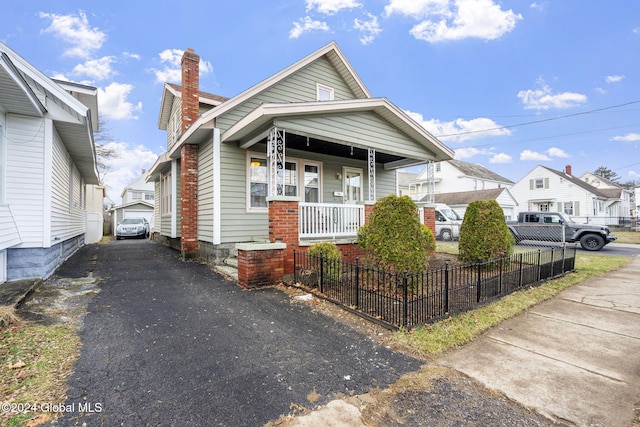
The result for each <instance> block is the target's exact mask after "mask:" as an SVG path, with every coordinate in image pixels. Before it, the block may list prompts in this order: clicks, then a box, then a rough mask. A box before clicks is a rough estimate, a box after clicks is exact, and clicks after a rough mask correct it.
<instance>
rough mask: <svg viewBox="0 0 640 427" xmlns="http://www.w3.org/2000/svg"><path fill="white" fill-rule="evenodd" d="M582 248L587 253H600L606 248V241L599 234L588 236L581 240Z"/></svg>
mask: <svg viewBox="0 0 640 427" xmlns="http://www.w3.org/2000/svg"><path fill="white" fill-rule="evenodd" d="M580 246H582V249H584V250H585V251H599V250H600V249H602V248H603V247H604V239H603V238H602V236H600V235H598V234H587V235H585V236H582V238H581V239H580Z"/></svg>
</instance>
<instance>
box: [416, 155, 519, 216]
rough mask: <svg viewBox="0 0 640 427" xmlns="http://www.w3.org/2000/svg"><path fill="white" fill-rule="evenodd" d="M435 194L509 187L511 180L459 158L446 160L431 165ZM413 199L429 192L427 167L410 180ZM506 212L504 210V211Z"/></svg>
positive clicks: (423, 196) (421, 197)
mask: <svg viewBox="0 0 640 427" xmlns="http://www.w3.org/2000/svg"><path fill="white" fill-rule="evenodd" d="M433 168H434V171H433V179H434V185H433V187H434V189H435V194H439V193H454V192H459V191H478V190H489V189H492V188H509V187H511V186H512V185H513V181H511V180H510V179H507V178H505V177H503V176H500V175H498V174H497V173H495V172H493V171H491V170H489V169H487V168H485V167H483V166H480V165H478V164H475V163H469V162H463V161H461V160H454V159H452V160H446V161H441V162H437V163H435V164H434V165H433ZM411 186H412V187H413V192H414V193H413V194H415V196H414V198H415V200H422V199H424V198H425V196H427V194H428V193H429V190H428V168H425V169H424V170H423V171H422V172H420V174H419V175H418V177H417V178H416V179H415V180H413V181H412V182H411ZM505 214H506V212H505Z"/></svg>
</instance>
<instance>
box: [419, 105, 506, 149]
mask: <svg viewBox="0 0 640 427" xmlns="http://www.w3.org/2000/svg"><path fill="white" fill-rule="evenodd" d="M406 113H407V114H408V115H409V116H411V118H412V119H414V120H415V121H416V122H418V123H419V124H420V125H421V126H422V127H423V128H425V129H426V130H427V131H429V132H430V133H431V134H432V135H434V136H435V137H437V138H438V139H440V140H442V141H448V142H449V141H450V142H463V141H469V140H472V139H479V138H484V137H486V136H504V135H511V131H510V130H509V129H505V128H501V127H500V125H498V124H497V123H496V122H494V121H493V120H491V119H488V118H485V117H478V118H476V119H471V120H465V119H456V120H453V121H451V122H441V121H440V120H438V119H431V120H425V119H424V118H423V117H422V114H420V113H414V112H411V111H407V112H406Z"/></svg>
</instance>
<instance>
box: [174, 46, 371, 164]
mask: <svg viewBox="0 0 640 427" xmlns="http://www.w3.org/2000/svg"><path fill="white" fill-rule="evenodd" d="M323 56H326V58H327V59H328V60H329V61H330V62H331V63H332V65H333V66H334V67H335V69H336V70H337V71H338V73H339V74H340V76H341V77H342V79H343V80H344V81H345V82H346V83H347V85H348V86H349V88H350V89H351V91H352V92H353V93H354V94H355V95H356V97H357V98H371V94H370V92H369V89H367V87H366V86H365V85H364V83H363V82H362V80H360V77H359V76H358V74H357V73H356V72H355V70H354V69H353V67H351V65H350V64H349V61H347V58H346V57H345V56H344V54H343V53H342V52H341V51H340V49H339V48H338V45H337V43H336V42H335V41H333V42H331V43H329V44H327V45H325V46H323V47H321V48H320V49H318V50H316V51H315V52H313V53H311V54H310V55H307V56H306V57H304V58H302V59H301V60H299V61H297V62H296V63H294V64H293V65H290V66H289V67H287V68H285V69H284V70H282V71H280V72H278V73H276V74H274V75H272V76H271V77H268V78H267V79H265V80H263V81H262V82H260V83H258V84H256V85H254V86H252V87H250V88H249V89H247V90H245V91H244V92H242V93H240V94H239V95H236V96H234V97H233V98H230V99H229V100H228V101H226V102H224V103H222V104H221V105H219V106H218V107H216V108H214V109H212V110H209V111H207V112H206V113H204V114H202V116H200V117H199V118H198V119H197V120H196V121H195V122H194V123H193V125H191V126H190V127H189V129H187V130H186V131H185V132H184V134H183V135H182V137H181V138H180V141H179V143H178V144H174V146H173V147H172V149H171V153H172V154H173V153H174V152H176V151H178V150H179V149H180V146H181V145H182V144H184V143H185V142H186V141H187V140H188V139H189V138H190V137H192V136H193V135H194V134H196V133H198V131H199V130H200V128H201V127H205V128H207V126H204V125H205V124H206V123H207V122H209V121H211V120H213V119H215V118H216V117H218V116H219V115H221V114H223V113H225V112H227V111H229V110H231V109H233V108H235V107H237V106H238V105H239V104H241V103H243V102H245V101H246V100H248V99H250V98H252V97H254V96H256V95H257V94H259V93H260V92H262V91H264V90H266V89H268V88H270V87H271V86H273V85H274V84H276V83H278V82H280V81H282V80H283V79H285V78H286V77H288V76H290V75H292V74H293V73H295V72H296V71H298V70H300V69H302V68H304V67H306V66H307V65H309V64H311V63H312V62H314V61H316V60H317V59H319V58H321V57H323Z"/></svg>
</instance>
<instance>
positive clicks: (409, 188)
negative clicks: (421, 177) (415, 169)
mask: <svg viewBox="0 0 640 427" xmlns="http://www.w3.org/2000/svg"><path fill="white" fill-rule="evenodd" d="M417 177H418V174H417V173H411V172H404V171H398V191H397V193H396V194H397V195H398V196H409V197H411V198H413V195H414V194H415V187H414V186H413V185H412V184H413V182H414V181H415V180H416V178H417Z"/></svg>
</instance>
